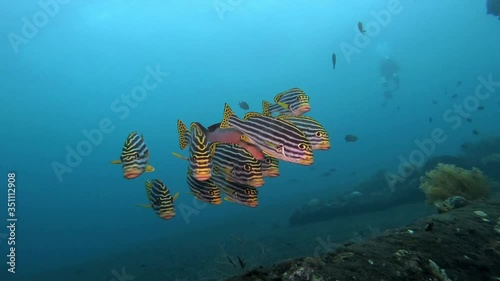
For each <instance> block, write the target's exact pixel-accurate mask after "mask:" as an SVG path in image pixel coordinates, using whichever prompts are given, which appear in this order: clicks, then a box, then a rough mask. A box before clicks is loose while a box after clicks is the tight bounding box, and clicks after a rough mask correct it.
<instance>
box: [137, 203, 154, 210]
mask: <svg viewBox="0 0 500 281" xmlns="http://www.w3.org/2000/svg"><path fill="white" fill-rule="evenodd" d="M135 205H136V206H139V207H143V208H149V209H151V208H153V207H152V206H151V204H135Z"/></svg>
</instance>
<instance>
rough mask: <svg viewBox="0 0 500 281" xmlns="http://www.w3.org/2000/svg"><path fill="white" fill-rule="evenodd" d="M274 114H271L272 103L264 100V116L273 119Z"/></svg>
mask: <svg viewBox="0 0 500 281" xmlns="http://www.w3.org/2000/svg"><path fill="white" fill-rule="evenodd" d="M272 114H273V113H272V112H271V103H270V102H268V101H265V100H263V101H262V115H264V116H268V117H271V116H272Z"/></svg>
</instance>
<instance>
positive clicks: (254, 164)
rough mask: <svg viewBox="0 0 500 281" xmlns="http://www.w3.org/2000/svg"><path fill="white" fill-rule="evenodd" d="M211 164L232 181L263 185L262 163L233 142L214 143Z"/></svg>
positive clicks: (253, 185) (254, 185) (257, 185)
mask: <svg viewBox="0 0 500 281" xmlns="http://www.w3.org/2000/svg"><path fill="white" fill-rule="evenodd" d="M213 166H214V167H218V169H219V170H220V171H221V172H222V173H223V174H225V175H226V179H227V180H228V181H232V182H238V183H241V184H246V185H249V186H252V187H260V186H263V185H264V176H263V175H262V164H261V163H260V162H259V161H258V160H257V159H255V158H254V157H253V156H252V154H251V153H250V152H248V151H247V150H246V149H244V148H243V147H242V146H240V145H238V144H234V143H215V150H214V156H213Z"/></svg>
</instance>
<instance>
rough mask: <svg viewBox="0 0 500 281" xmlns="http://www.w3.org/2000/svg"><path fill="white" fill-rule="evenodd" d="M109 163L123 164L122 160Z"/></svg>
mask: <svg viewBox="0 0 500 281" xmlns="http://www.w3.org/2000/svg"><path fill="white" fill-rule="evenodd" d="M109 163H111V164H121V163H122V160H111V161H109Z"/></svg>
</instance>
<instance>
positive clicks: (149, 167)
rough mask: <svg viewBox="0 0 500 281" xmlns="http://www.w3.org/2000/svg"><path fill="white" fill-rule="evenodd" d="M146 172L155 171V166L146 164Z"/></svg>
mask: <svg viewBox="0 0 500 281" xmlns="http://www.w3.org/2000/svg"><path fill="white" fill-rule="evenodd" d="M145 171H146V173H151V172H154V171H155V168H154V167H153V166H151V165H146V170H145Z"/></svg>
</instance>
